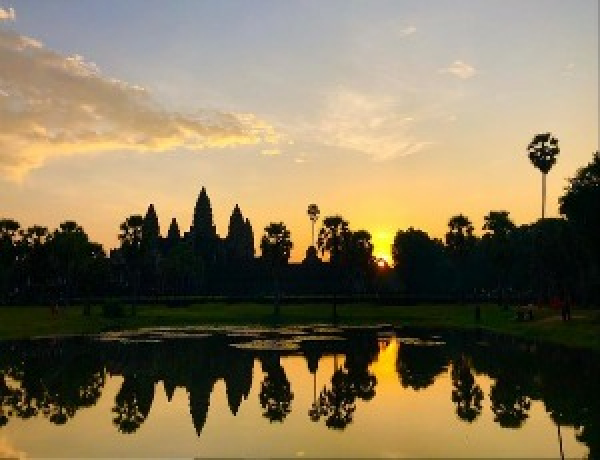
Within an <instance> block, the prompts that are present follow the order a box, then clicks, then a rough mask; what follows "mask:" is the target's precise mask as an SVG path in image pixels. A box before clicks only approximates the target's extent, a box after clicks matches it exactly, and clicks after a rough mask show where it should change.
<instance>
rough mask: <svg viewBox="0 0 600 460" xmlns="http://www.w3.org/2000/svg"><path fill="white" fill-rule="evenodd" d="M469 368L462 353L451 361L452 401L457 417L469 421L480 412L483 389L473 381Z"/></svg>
mask: <svg viewBox="0 0 600 460" xmlns="http://www.w3.org/2000/svg"><path fill="white" fill-rule="evenodd" d="M471 368H472V365H471V363H470V361H469V359H468V358H467V357H466V356H465V355H464V354H461V355H460V357H459V358H458V359H457V360H456V361H454V362H453V363H452V387H453V390H452V402H453V403H455V404H456V415H458V418H460V419H461V420H464V421H465V422H469V423H472V422H473V421H474V420H475V419H476V418H477V417H478V416H479V415H480V414H481V410H482V404H481V402H482V401H483V391H482V389H481V387H480V386H479V385H477V384H476V383H475V377H474V376H473V371H472V369H471Z"/></svg>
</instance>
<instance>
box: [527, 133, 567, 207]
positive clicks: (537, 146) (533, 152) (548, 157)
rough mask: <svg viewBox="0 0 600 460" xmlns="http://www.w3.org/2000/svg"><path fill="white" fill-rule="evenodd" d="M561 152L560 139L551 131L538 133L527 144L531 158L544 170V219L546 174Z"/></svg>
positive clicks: (534, 163)
mask: <svg viewBox="0 0 600 460" xmlns="http://www.w3.org/2000/svg"><path fill="white" fill-rule="evenodd" d="M559 152H560V149H559V148H558V140H557V139H556V138H555V137H553V136H552V134H550V133H544V134H536V135H535V137H534V138H533V140H532V141H531V142H530V143H529V145H528V146H527V153H528V155H529V160H530V161H531V163H533V165H534V166H535V167H536V168H537V169H539V170H540V171H541V172H542V219H543V218H544V216H545V209H546V175H547V174H548V172H549V171H550V169H552V166H554V164H555V163H556V157H557V156H558V154H559Z"/></svg>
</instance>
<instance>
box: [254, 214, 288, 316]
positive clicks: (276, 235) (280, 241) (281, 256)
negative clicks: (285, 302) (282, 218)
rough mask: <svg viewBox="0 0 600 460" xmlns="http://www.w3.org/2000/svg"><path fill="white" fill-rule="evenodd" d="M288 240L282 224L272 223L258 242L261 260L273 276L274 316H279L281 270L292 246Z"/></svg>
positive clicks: (286, 231) (285, 229) (286, 230)
mask: <svg viewBox="0 0 600 460" xmlns="http://www.w3.org/2000/svg"><path fill="white" fill-rule="evenodd" d="M290 238H291V235H290V231H289V230H288V229H287V228H286V226H285V224H284V223H283V222H279V223H275V222H272V223H270V224H269V225H267V226H266V227H265V233H264V235H263V237H262V238H261V240H260V250H261V252H262V258H263V259H264V260H265V262H266V263H267V264H268V265H269V267H270V269H271V273H272V275H273V285H274V306H275V315H279V307H280V297H281V287H280V277H281V270H282V269H283V266H284V265H286V264H287V262H288V260H289V258H290V254H291V250H292V246H293V244H292V240H291V239H290Z"/></svg>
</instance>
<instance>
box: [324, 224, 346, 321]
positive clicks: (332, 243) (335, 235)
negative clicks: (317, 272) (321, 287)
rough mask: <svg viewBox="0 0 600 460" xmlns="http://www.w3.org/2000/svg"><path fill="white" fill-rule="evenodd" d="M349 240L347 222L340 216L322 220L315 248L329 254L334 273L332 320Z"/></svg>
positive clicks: (335, 312) (335, 314)
mask: <svg viewBox="0 0 600 460" xmlns="http://www.w3.org/2000/svg"><path fill="white" fill-rule="evenodd" d="M349 239H350V230H349V228H348V222H347V221H345V220H344V219H343V218H342V217H341V216H330V217H326V218H325V219H323V224H322V227H321V230H320V231H319V238H318V239H317V247H318V248H319V250H320V251H321V254H325V253H326V252H328V253H329V263H330V265H331V267H332V269H333V271H334V276H335V278H336V280H335V281H334V286H335V287H334V291H333V318H334V320H336V319H337V290H338V287H337V285H338V284H339V283H340V282H341V271H342V265H343V257H344V252H345V250H346V249H347V247H348V242H349Z"/></svg>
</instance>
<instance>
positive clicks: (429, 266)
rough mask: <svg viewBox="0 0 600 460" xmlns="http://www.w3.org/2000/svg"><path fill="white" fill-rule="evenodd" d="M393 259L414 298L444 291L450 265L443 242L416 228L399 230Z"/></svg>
mask: <svg viewBox="0 0 600 460" xmlns="http://www.w3.org/2000/svg"><path fill="white" fill-rule="evenodd" d="M392 259H393V261H394V270H395V271H396V273H397V274H398V278H399V280H400V282H401V283H402V284H403V286H404V289H405V292H406V293H407V294H408V295H409V296H410V297H417V298H418V297H424V296H434V295H436V294H437V295H439V294H441V293H442V292H443V291H444V289H445V288H444V287H445V285H446V284H447V283H448V281H447V280H448V278H449V268H448V263H447V258H446V255H445V253H444V246H443V244H442V242H441V241H439V240H436V239H431V238H430V237H429V235H427V233H425V232H424V231H422V230H417V229H414V228H412V227H410V228H409V229H408V230H398V232H397V233H396V236H395V237H394V242H393V243H392Z"/></svg>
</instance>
